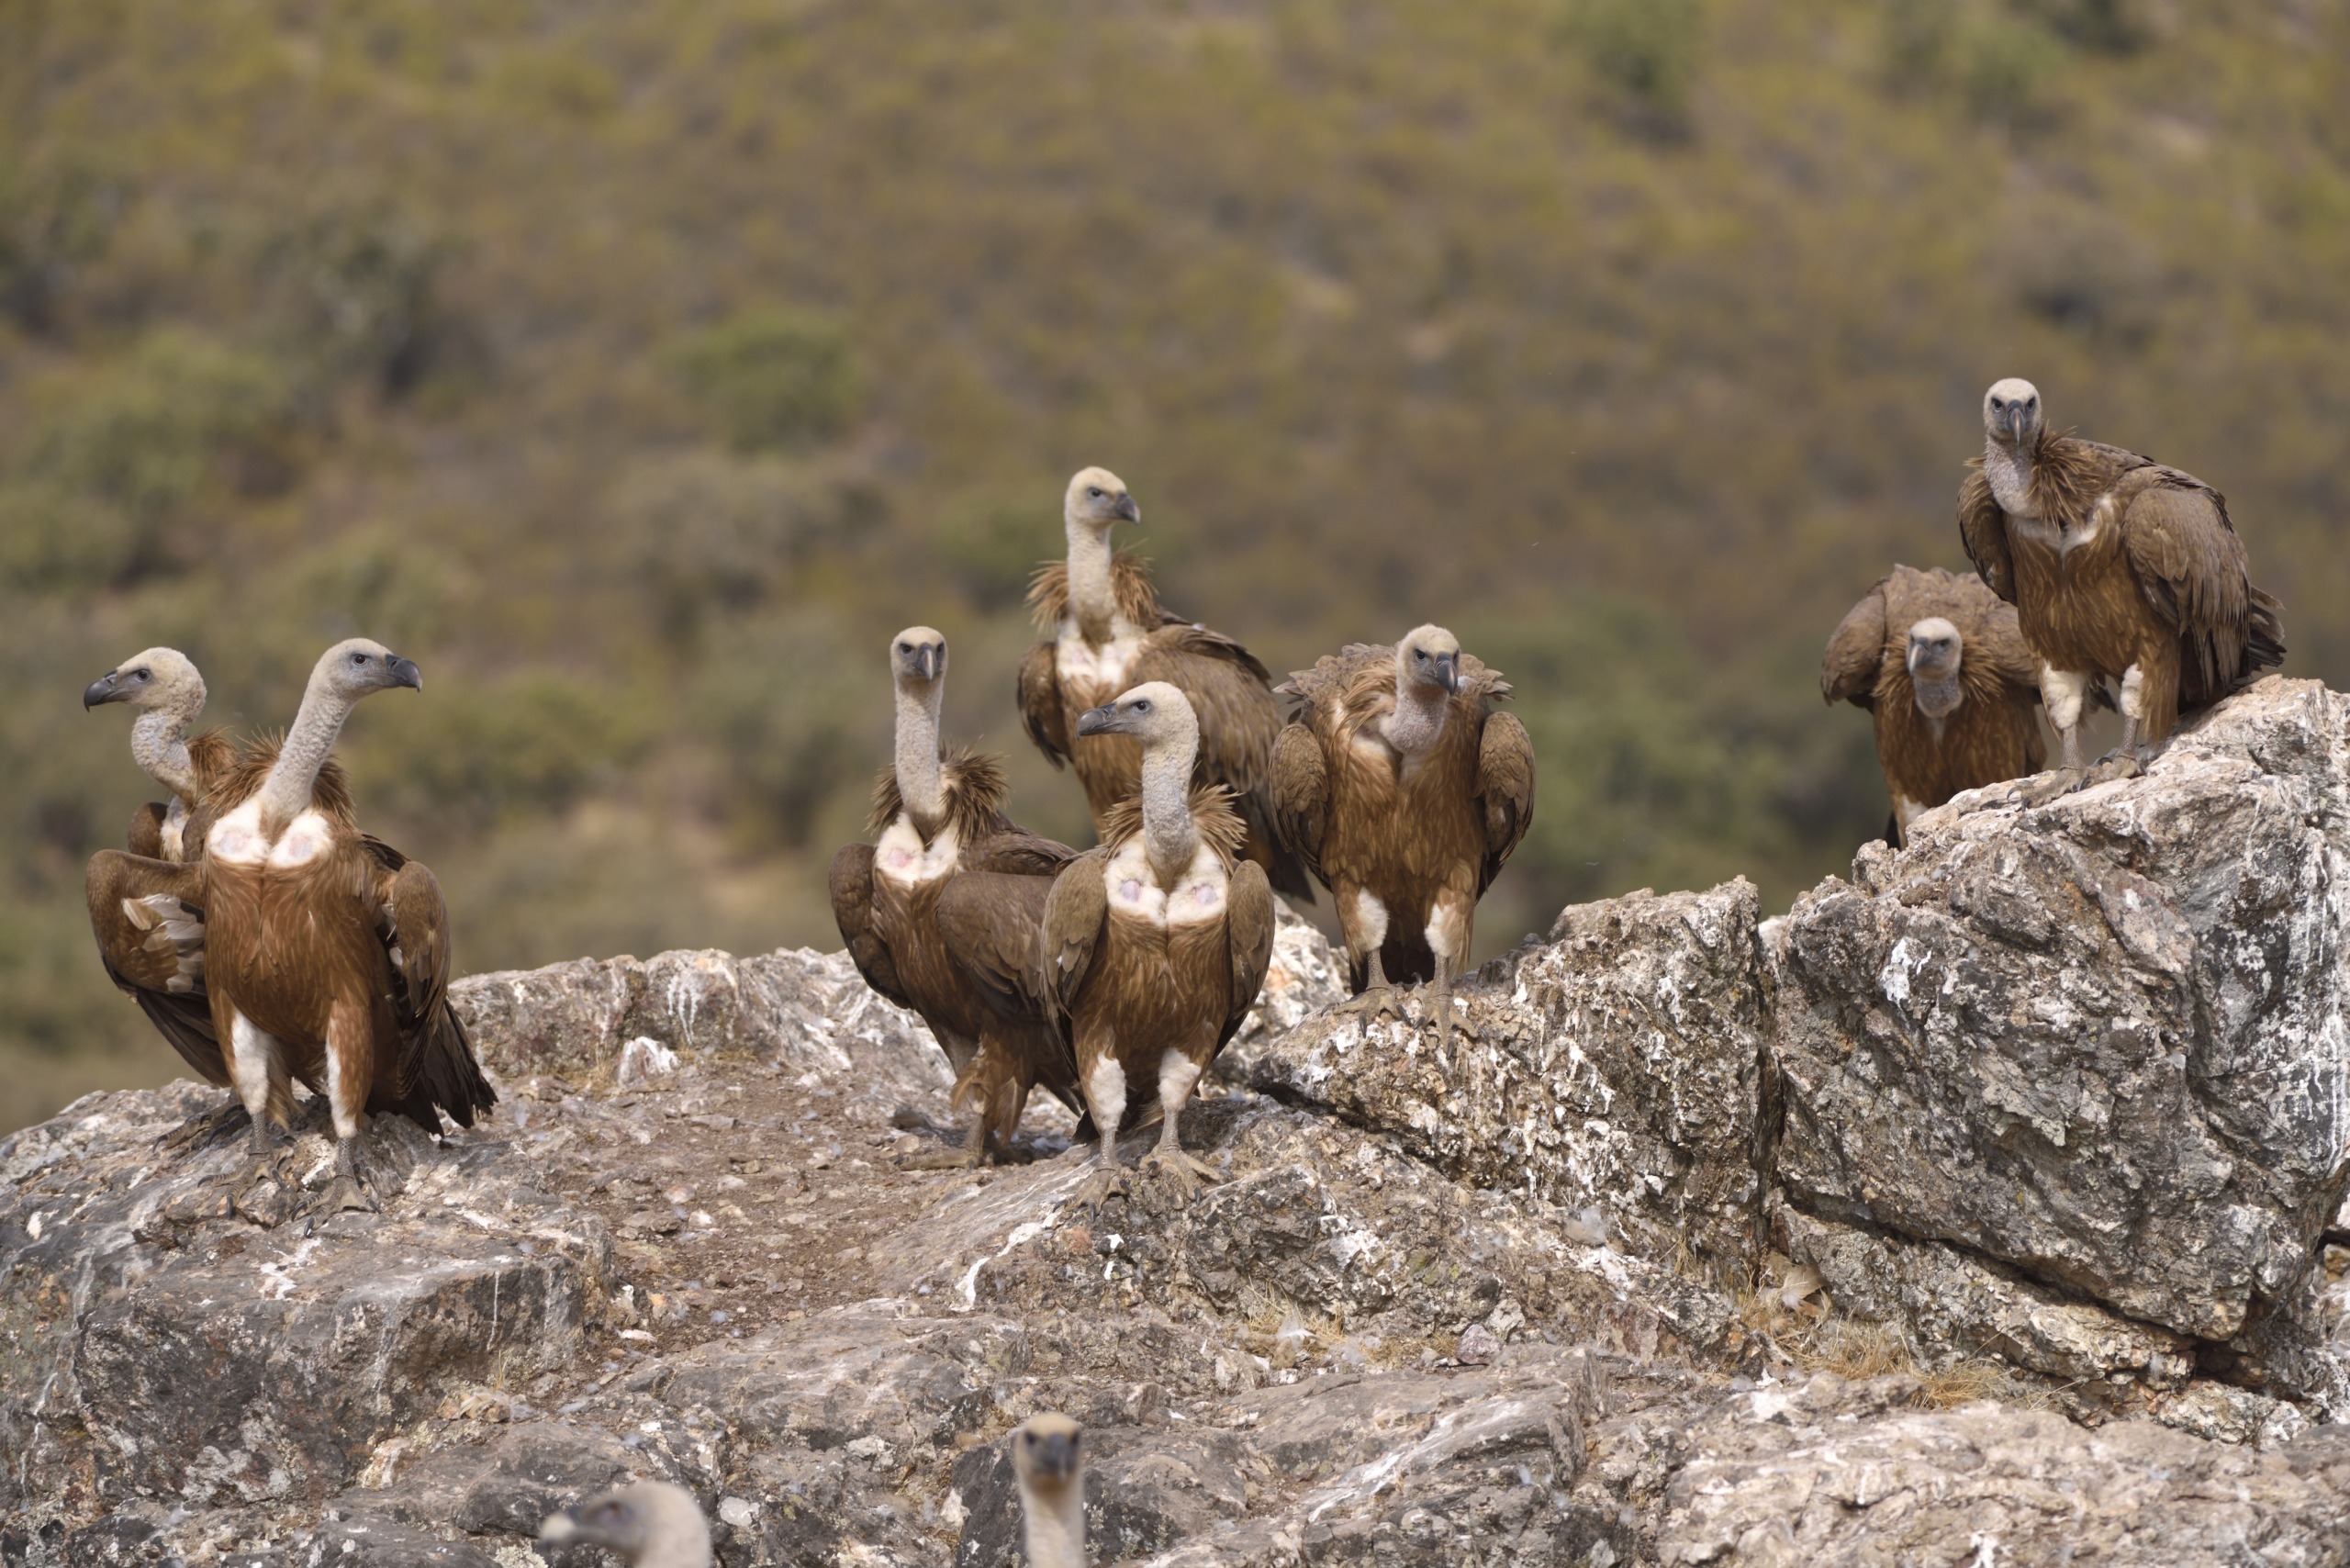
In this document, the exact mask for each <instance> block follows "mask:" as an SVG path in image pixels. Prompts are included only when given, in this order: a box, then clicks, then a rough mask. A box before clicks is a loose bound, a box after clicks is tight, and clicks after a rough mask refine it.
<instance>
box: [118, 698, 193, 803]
mask: <svg viewBox="0 0 2350 1568" xmlns="http://www.w3.org/2000/svg"><path fill="white" fill-rule="evenodd" d="M193 716H194V715H192V714H187V713H179V712H173V711H168V710H165V711H159V712H153V713H141V714H140V715H139V717H138V719H137V721H136V722H133V723H132V724H131V726H130V757H131V760H132V761H134V762H136V763H138V764H139V767H140V770H141V771H142V772H144V773H145V774H146V775H147V777H148V778H152V779H153V780H154V781H155V782H156V783H158V784H161V785H162V787H163V788H164V789H166V790H170V791H171V792H172V793H173V794H174V795H176V796H178V797H179V798H180V799H181V800H183V801H186V802H187V803H188V804H189V805H191V806H192V805H194V804H196V794H197V790H196V765H195V763H193V762H192V761H190V760H189V758H188V755H187V726H188V721H189V720H190V719H191V718H192V717H193Z"/></svg>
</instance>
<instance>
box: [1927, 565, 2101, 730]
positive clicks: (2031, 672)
mask: <svg viewBox="0 0 2350 1568" xmlns="http://www.w3.org/2000/svg"><path fill="white" fill-rule="evenodd" d="M1960 587H1961V592H1960V594H1959V596H1958V604H1957V606H1956V608H1957V609H1958V610H1961V611H1962V613H1959V614H1955V615H1953V616H1952V617H1951V620H1952V621H1953V622H1956V624H1957V626H1958V629H1959V636H1960V638H1961V639H1962V640H1963V641H1964V644H1965V648H1966V654H1965V657H1966V659H1967V661H1968V662H1969V663H1972V662H1973V661H1975V660H1976V659H1983V660H1985V661H1986V662H1987V664H1988V665H1989V667H1990V668H1991V669H1993V670H1995V671H1996V672H1997V674H1998V677H1999V679H2000V680H2001V681H2003V682H2005V683H2006V684H2007V685H2009V686H2011V687H2017V688H2020V689H2022V690H2024V691H2026V692H2028V693H2030V694H2031V700H2033V701H2035V702H2036V701H2038V700H2040V661H2039V660H2038V659H2036V658H2034V657H2032V654H2031V644H2028V643H2026V642H2025V641H2024V640H2023V625H2022V623H2021V622H2019V621H2018V620H2017V619H2016V610H2015V606H2013V605H2011V604H2009V603H2006V602H2005V601H2004V600H2000V599H1993V598H1991V597H1990V596H1989V595H1988V594H1986V593H1985V592H1984V591H1983V590H1982V588H1979V587H1975V585H1972V584H1962V585H1960ZM1967 588H1973V590H1974V591H1972V592H1967V591H1965V590H1966V589H1967ZM2098 694H2100V695H2104V694H2105V688H2104V687H2103V686H2099V687H2098Z"/></svg>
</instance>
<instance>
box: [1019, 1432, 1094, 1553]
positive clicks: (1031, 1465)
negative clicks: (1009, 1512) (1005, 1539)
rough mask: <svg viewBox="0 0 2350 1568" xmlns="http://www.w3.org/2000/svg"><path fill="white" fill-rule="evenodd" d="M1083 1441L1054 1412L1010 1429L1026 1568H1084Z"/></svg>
mask: <svg viewBox="0 0 2350 1568" xmlns="http://www.w3.org/2000/svg"><path fill="white" fill-rule="evenodd" d="M1083 1437H1084V1434H1083V1432H1081V1431H1080V1429H1079V1428H1078V1425H1077V1423H1076V1422H1074V1421H1072V1420H1070V1419H1069V1417H1066V1416H1064V1415H1062V1414H1060V1413H1059V1412H1058V1411H1057V1410H1040V1411H1038V1412H1037V1413H1036V1414H1035V1415H1034V1416H1031V1417H1028V1419H1026V1420H1025V1421H1023V1422H1022V1423H1021V1424H1020V1425H1019V1426H1017V1427H1015V1428H1013V1432H1012V1473H1013V1476H1014V1477H1015V1478H1017V1479H1018V1481H1019V1483H1020V1539H1021V1542H1022V1544H1023V1545H1024V1546H1025V1547H1026V1548H1027V1556H1028V1568H1085V1562H1086V1558H1085V1456H1084V1455H1083V1454H1082V1453H1080V1452H1079V1451H1078V1450H1079V1448H1080V1443H1081V1440H1082V1439H1083Z"/></svg>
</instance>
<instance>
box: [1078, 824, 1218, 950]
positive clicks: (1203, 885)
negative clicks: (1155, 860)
mask: <svg viewBox="0 0 2350 1568" xmlns="http://www.w3.org/2000/svg"><path fill="white" fill-rule="evenodd" d="M1102 884H1103V886H1104V887H1105V888H1106V889H1107V890H1108V891H1109V895H1110V907H1111V908H1112V909H1113V910H1116V911H1117V912H1119V913H1122V914H1126V915H1131V916H1133V917H1135V918H1136V919H1138V920H1142V921H1145V922H1147V923H1148V924H1152V925H1156V926H1158V927H1161V928H1162V929H1163V928H1165V927H1168V926H1172V925H1195V924H1200V923H1201V922H1203V921H1209V920H1216V919H1221V918H1222V917H1223V915H1224V913H1225V906H1226V903H1227V902H1228V898H1229V894H1230V879H1229V878H1228V877H1227V876H1226V874H1225V869H1224V862H1223V861H1222V860H1221V859H1219V858H1218V857H1217V856H1216V853H1215V851H1214V849H1212V848H1210V847H1209V846H1206V845H1204V844H1203V845H1202V846H1200V848H1199V852H1198V853H1197V854H1196V855H1194V856H1192V863H1191V865H1190V866H1188V867H1186V868H1184V871H1183V875H1182V876H1181V877H1180V878H1178V879H1176V883H1175V887H1174V890H1172V891H1171V892H1170V891H1169V890H1167V889H1164V888H1162V887H1160V886H1159V885H1158V878H1157V877H1156V876H1155V875H1153V874H1152V872H1151V868H1150V858H1149V856H1148V855H1147V853H1146V852H1145V851H1144V848H1143V845H1142V841H1141V840H1140V839H1133V840H1129V841H1128V842H1127V843H1126V845H1125V846H1124V847H1123V848H1121V849H1120V850H1119V851H1118V853H1117V854H1115V855H1113V856H1112V857H1110V859H1109V861H1108V862H1107V863H1106V864H1105V865H1103V867H1102Z"/></svg>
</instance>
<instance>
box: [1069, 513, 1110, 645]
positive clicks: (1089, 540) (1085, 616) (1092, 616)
mask: <svg viewBox="0 0 2350 1568" xmlns="http://www.w3.org/2000/svg"><path fill="white" fill-rule="evenodd" d="M1069 611H1070V613H1071V614H1073V615H1075V616H1076V617H1077V624H1078V628H1079V630H1080V631H1082V632H1083V633H1085V634H1086V635H1087V636H1089V637H1093V638H1106V637H1107V636H1108V635H1109V634H1110V622H1111V621H1112V619H1113V618H1114V617H1115V616H1116V614H1117V612H1118V596H1117V594H1116V593H1115V592H1114V591H1113V589H1112V588H1111V586H1110V531H1109V530H1108V529H1106V528H1093V527H1090V526H1089V525H1087V524H1085V523H1082V522H1080V521H1077V520H1076V519H1075V518H1071V519H1069Z"/></svg>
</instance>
